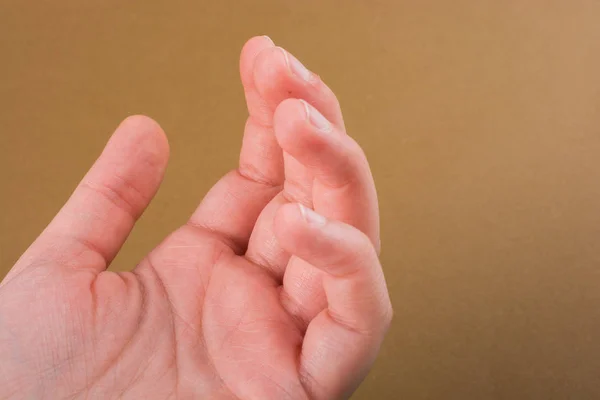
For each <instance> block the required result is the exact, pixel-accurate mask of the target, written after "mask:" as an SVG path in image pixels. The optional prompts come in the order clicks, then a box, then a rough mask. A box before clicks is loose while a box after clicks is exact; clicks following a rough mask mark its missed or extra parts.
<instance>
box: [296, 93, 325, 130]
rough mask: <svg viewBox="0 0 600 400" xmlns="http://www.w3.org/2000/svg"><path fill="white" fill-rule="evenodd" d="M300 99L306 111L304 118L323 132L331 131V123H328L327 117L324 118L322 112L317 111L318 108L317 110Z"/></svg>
mask: <svg viewBox="0 0 600 400" xmlns="http://www.w3.org/2000/svg"><path fill="white" fill-rule="evenodd" d="M300 101H301V102H302V104H304V110H305V111H306V118H307V119H308V121H309V122H310V123H311V124H312V125H313V126H314V127H315V128H317V129H318V130H320V131H323V132H329V131H331V124H330V123H329V121H328V120H327V118H325V117H324V116H323V114H321V113H320V112H319V110H317V109H316V108H314V107H313V106H311V105H310V104H308V103H307V102H306V101H304V100H300Z"/></svg>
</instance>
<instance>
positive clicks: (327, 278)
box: [0, 37, 391, 400]
mask: <svg viewBox="0 0 600 400" xmlns="http://www.w3.org/2000/svg"><path fill="white" fill-rule="evenodd" d="M241 70H242V71H241V72H242V81H243V83H244V88H245V92H246V97H247V101H248V108H249V111H250V118H249V120H248V124H247V126H246V132H245V137H244V145H243V147H242V152H241V156H240V167H239V168H238V170H236V171H234V172H232V173H230V174H228V175H226V176H225V177H224V178H223V179H222V180H221V181H220V182H219V183H217V185H215V187H214V188H213V189H212V190H211V192H209V193H208V195H207V196H206V198H205V199H204V201H203V203H202V204H201V205H200V207H199V208H198V210H197V211H196V212H195V213H194V215H193V216H192V218H191V219H190V221H189V222H188V223H187V224H186V225H185V226H183V227H182V228H180V229H179V230H177V231H176V232H174V233H173V234H171V235H170V236H169V237H168V238H167V239H165V241H164V242H163V243H161V244H160V245H159V246H158V247H157V248H156V249H155V250H154V251H153V252H152V253H150V254H149V255H148V256H147V257H146V258H145V259H144V260H143V261H142V262H141V263H140V264H139V265H138V266H137V267H136V268H135V269H134V270H133V271H132V272H124V273H121V272H119V273H117V272H110V271H105V269H106V266H107V265H108V264H109V263H110V261H111V260H112V258H113V257H114V255H115V254H116V252H117V251H118V249H119V247H120V245H121V244H122V242H123V240H124V239H125V237H126V236H127V234H128V232H129V231H130V230H131V227H132V225H133V223H134V222H135V220H136V219H137V218H138V217H139V215H140V214H141V212H142V210H143V209H144V208H145V206H146V205H147V203H148V202H149V201H150V199H151V197H152V195H153V194H154V192H155V191H156V189H157V187H158V184H159V182H160V180H161V178H162V174H163V172H164V168H165V166H166V160H167V153H168V147H167V144H166V140H165V138H164V136H163V135H162V134H161V133H160V128H158V126H156V125H155V124H154V123H153V122H152V121H150V120H148V119H145V118H141V117H135V118H130V119H128V120H127V121H126V122H125V123H123V124H122V125H121V127H120V128H119V129H118V130H117V132H116V133H115V135H114V136H113V139H111V142H110V143H109V145H108V146H107V149H106V150H105V152H104V153H103V155H102V156H101V157H100V159H99V160H98V162H97V163H96V165H95V166H94V168H92V170H91V171H90V172H89V173H88V175H87V176H86V178H85V179H84V181H83V182H82V184H81V185H80V187H79V188H78V189H77V191H76V192H75V193H74V195H73V197H72V199H71V200H70V201H69V203H67V205H66V206H65V208H64V209H63V210H62V211H61V213H60V214H59V215H58V216H57V218H56V219H55V220H54V221H53V222H52V223H51V224H50V226H49V227H48V228H47V229H46V231H45V232H44V233H43V234H42V235H41V236H40V238H39V239H38V241H36V243H34V245H33V246H32V247H31V248H30V249H29V250H28V251H27V252H26V253H25V254H24V256H23V257H22V258H21V259H20V260H19V262H18V263H17V264H16V265H15V267H14V268H13V270H12V271H11V273H10V274H9V276H8V277H7V279H5V281H4V282H3V283H2V286H0V343H5V344H8V345H9V346H4V347H3V346H2V345H1V344H0V356H1V357H2V359H5V360H9V363H8V364H5V365H9V364H10V365H11V366H12V367H11V370H10V371H8V370H7V371H3V370H2V366H0V376H5V377H7V378H6V380H5V381H2V378H0V384H2V386H3V387H4V388H5V389H4V390H5V391H7V392H8V393H9V394H12V395H13V396H14V397H15V398H18V397H19V395H20V394H23V393H28V394H25V395H24V396H25V397H27V396H29V397H31V396H34V397H35V398H43V397H46V398H77V397H84V396H85V397H86V398H133V399H138V398H157V399H163V398H182V399H183V398H211V399H221V398H222V399H243V400H245V399H308V398H317V399H330V398H338V397H343V396H346V395H348V394H349V393H350V392H351V391H352V390H353V389H354V388H355V386H356V385H357V384H358V383H359V382H360V381H361V380H362V378H363V377H364V374H365V373H366V371H367V370H368V368H369V366H370V364H371V363H372V361H373V358H374V356H375V355H376V353H377V350H378V346H379V344H380V343H381V340H382V338H383V334H384V333H385V331H386V329H387V325H388V324H389V317H390V311H391V308H390V306H389V299H388V297H387V292H386V290H385V283H384V280H383V276H382V274H381V270H380V268H379V265H378V261H377V255H376V251H375V246H373V244H372V243H378V240H379V239H378V217H377V202H376V196H375V192H374V188H373V185H372V178H371V177H370V173H369V172H368V165H367V163H366V160H365V159H364V156H363V155H362V153H361V152H360V149H359V148H358V146H357V145H356V144H355V143H354V142H353V141H352V140H351V139H350V138H349V137H347V136H345V134H344V133H343V122H342V119H341V114H340V113H339V106H338V105H337V102H336V101H335V97H334V96H333V94H332V93H331V92H330V91H329V90H328V89H327V88H326V87H325V86H324V85H323V84H322V83H321V81H320V80H319V79H318V78H317V77H315V76H314V75H312V74H310V73H308V72H307V71H303V70H301V69H299V67H298V64H297V61H296V60H295V59H294V58H293V57H292V56H290V55H289V54H287V53H285V52H284V51H282V50H281V49H279V48H275V47H273V45H272V43H271V42H270V41H269V40H268V39H266V38H264V37H257V38H254V39H252V40H250V41H249V42H248V44H247V45H246V46H245V48H244V50H243V52H242V60H241ZM292 97H296V98H301V99H305V100H306V101H307V102H308V103H310V104H312V105H314V106H315V108H313V107H312V106H308V104H307V103H303V102H301V101H298V100H290V99H288V98H292ZM317 109H318V110H319V111H321V112H322V113H323V115H325V116H326V117H327V118H328V119H329V120H330V121H331V125H329V124H328V123H327V122H326V121H324V120H322V119H319V118H318V111H316V110H317ZM315 115H316V116H317V117H316V118H315ZM311 122H312V123H313V124H312V125H311ZM115 177H116V178H115ZM294 203H301V204H304V205H305V206H306V207H301V206H298V205H297V204H294ZM310 208H314V209H315V211H317V212H318V213H319V214H322V215H324V216H325V217H327V219H325V218H323V217H320V216H319V215H318V214H316V213H313V212H312V211H311V210H310ZM74 216H75V218H73V217H74ZM115 221H116V222H115ZM24 303H25V304H28V307H27V308H26V309H25V310H24V311H23V309H22V304H24ZM11 361H12V363H11ZM14 365H17V366H18V367H19V368H16V367H14ZM3 373H4V374H3Z"/></svg>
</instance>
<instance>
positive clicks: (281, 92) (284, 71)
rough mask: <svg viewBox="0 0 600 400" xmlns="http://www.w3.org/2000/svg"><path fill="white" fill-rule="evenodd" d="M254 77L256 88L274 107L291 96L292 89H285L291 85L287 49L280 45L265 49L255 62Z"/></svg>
mask: <svg viewBox="0 0 600 400" xmlns="http://www.w3.org/2000/svg"><path fill="white" fill-rule="evenodd" d="M253 78H254V84H255V86H256V89H257V90H258V92H259V93H260V95H261V96H262V97H263V98H264V99H265V100H266V101H267V102H268V103H269V104H271V105H273V108H274V106H275V105H277V104H279V103H280V102H281V101H282V100H283V99H285V98H287V97H290V95H291V93H290V90H285V88H287V87H289V86H290V85H289V83H287V82H286V79H289V78H288V67H287V61H286V53H285V51H284V50H283V49H281V48H280V47H268V48H265V49H263V50H262V51H261V52H260V53H259V54H258V55H257V57H256V61H255V62H254V69H253Z"/></svg>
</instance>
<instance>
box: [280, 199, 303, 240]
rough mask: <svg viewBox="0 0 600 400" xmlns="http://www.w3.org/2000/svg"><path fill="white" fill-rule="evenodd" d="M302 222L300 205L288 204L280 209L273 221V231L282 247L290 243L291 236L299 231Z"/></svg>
mask: <svg viewBox="0 0 600 400" xmlns="http://www.w3.org/2000/svg"><path fill="white" fill-rule="evenodd" d="M302 222H303V220H302V213H301V211H300V207H299V204H297V203H287V204H284V205H282V206H281V207H279V210H277V213H276V214H275V218H274V220H273V230H274V232H275V236H276V237H277V238H278V240H280V242H281V244H282V245H283V244H285V243H286V242H288V237H289V236H290V234H294V232H297V231H298V228H299V227H301V225H302Z"/></svg>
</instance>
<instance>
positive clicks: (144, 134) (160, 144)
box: [107, 115, 170, 168]
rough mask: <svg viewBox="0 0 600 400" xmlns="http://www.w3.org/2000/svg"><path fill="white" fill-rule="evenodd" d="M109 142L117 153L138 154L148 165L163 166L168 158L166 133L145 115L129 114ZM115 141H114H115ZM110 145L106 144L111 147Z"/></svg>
mask: <svg viewBox="0 0 600 400" xmlns="http://www.w3.org/2000/svg"><path fill="white" fill-rule="evenodd" d="M111 142H112V143H114V145H115V147H117V151H118V152H119V153H121V152H125V153H127V154H130V155H132V156H133V155H134V154H135V155H138V156H141V157H140V158H142V159H143V161H145V162H146V163H147V164H149V166H151V167H152V166H156V167H160V168H164V167H165V166H166V164H167V162H168V160H169V155H170V146H169V140H168V138H167V135H166V134H165V132H164V130H163V129H162V127H161V126H160V125H159V123H158V122H156V121H155V120H154V119H152V118H150V117H147V116H145V115H131V116H129V117H127V118H125V119H124V120H123V122H121V124H120V125H119V127H118V128H117V129H116V131H115V133H114V135H113V137H112V138H111ZM115 142H116V143H115ZM111 147H112V146H110V144H109V146H107V148H111Z"/></svg>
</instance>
